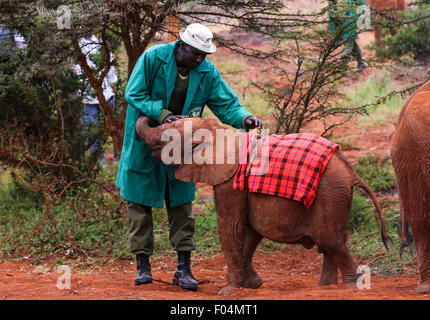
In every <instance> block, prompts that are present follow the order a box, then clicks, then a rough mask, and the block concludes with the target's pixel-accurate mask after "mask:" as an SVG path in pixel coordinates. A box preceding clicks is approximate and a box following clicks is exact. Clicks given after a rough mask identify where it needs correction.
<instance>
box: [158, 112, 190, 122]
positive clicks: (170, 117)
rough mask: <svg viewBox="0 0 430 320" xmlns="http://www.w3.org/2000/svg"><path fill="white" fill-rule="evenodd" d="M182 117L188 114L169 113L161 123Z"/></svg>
mask: <svg viewBox="0 0 430 320" xmlns="http://www.w3.org/2000/svg"><path fill="white" fill-rule="evenodd" d="M183 118H188V116H183V115H176V114H171V115H170V116H167V117H166V118H165V119H164V121H163V123H167V122H169V123H170V122H173V121H176V120H179V119H183Z"/></svg>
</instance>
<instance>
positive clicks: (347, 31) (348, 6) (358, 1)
mask: <svg viewBox="0 0 430 320" xmlns="http://www.w3.org/2000/svg"><path fill="white" fill-rule="evenodd" d="M359 6H364V0H343V1H341V0H330V1H329V8H330V10H329V20H330V31H331V32H333V33H335V32H337V30H338V29H339V28H341V29H340V30H342V32H343V34H342V39H343V40H344V41H348V40H353V39H354V40H355V39H358V31H357V19H358V14H357V8H358V7H359Z"/></svg>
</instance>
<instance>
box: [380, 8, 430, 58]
mask: <svg viewBox="0 0 430 320" xmlns="http://www.w3.org/2000/svg"><path fill="white" fill-rule="evenodd" d="M426 2H427V3H426ZM429 13H430V4H429V3H428V1H418V7H417V8H413V9H412V8H411V9H407V10H406V11H404V12H403V18H404V20H406V21H412V23H408V24H406V25H404V26H403V27H401V28H400V29H398V30H397V34H396V35H394V36H391V37H385V38H383V39H382V48H376V54H377V56H380V57H382V58H390V59H393V58H394V57H395V58H400V57H402V56H404V55H411V56H412V58H414V59H417V58H420V57H422V56H428V55H429V54H430V38H429V36H428V35H429V33H430V16H429Z"/></svg>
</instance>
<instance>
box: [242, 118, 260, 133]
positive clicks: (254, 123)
mask: <svg viewBox="0 0 430 320" xmlns="http://www.w3.org/2000/svg"><path fill="white" fill-rule="evenodd" d="M245 128H246V129H255V128H259V129H260V130H263V121H262V120H260V119H258V118H256V117H254V116H252V117H249V118H248V119H246V120H245Z"/></svg>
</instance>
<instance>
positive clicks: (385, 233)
mask: <svg viewBox="0 0 430 320" xmlns="http://www.w3.org/2000/svg"><path fill="white" fill-rule="evenodd" d="M339 156H340V157H341V158H342V159H343V160H344V162H345V163H346V164H347V166H348V168H349V169H350V170H351V173H352V175H353V176H354V182H353V185H354V186H358V187H360V188H362V189H363V190H364V191H366V193H367V194H368V195H369V197H370V198H371V199H372V202H373V205H374V206H375V208H376V212H377V215H378V217H379V220H381V236H382V242H383V243H384V247H385V249H387V251H389V250H390V249H389V248H388V241H390V242H391V243H392V244H394V242H393V239H392V238H391V237H390V235H389V234H388V229H387V224H386V222H385V218H384V215H383V214H382V209H381V206H380V205H379V202H378V199H376V195H375V193H374V192H373V190H372V189H371V188H370V187H369V186H368V185H367V184H366V183H365V182H364V181H363V180H362V179H361V178H360V177H359V176H358V174H357V172H355V170H354V168H353V166H352V165H351V163H350V162H349V161H348V159H347V158H346V157H345V156H344V155H343V154H342V153H341V152H339Z"/></svg>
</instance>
